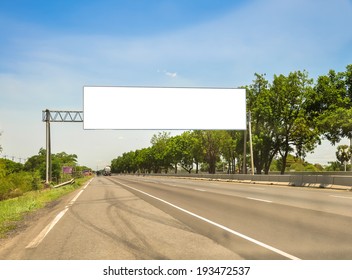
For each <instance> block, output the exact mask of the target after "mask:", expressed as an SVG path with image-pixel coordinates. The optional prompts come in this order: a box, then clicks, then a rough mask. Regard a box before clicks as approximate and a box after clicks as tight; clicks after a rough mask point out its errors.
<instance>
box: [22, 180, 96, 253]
mask: <svg viewBox="0 0 352 280" xmlns="http://www.w3.org/2000/svg"><path fill="white" fill-rule="evenodd" d="M92 181H93V178H92V179H90V180H89V181H88V182H87V184H86V185H85V186H84V187H83V189H82V190H80V191H79V193H78V194H77V195H76V196H75V197H74V198H73V199H72V200H71V201H70V202H69V203H68V206H66V207H65V209H64V210H62V211H61V212H60V213H59V214H57V216H56V217H55V218H54V220H52V221H51V222H50V223H49V224H48V225H47V226H46V227H45V228H44V229H43V230H42V231H41V232H40V233H39V234H38V236H37V237H36V238H34V239H33V240H32V241H31V242H30V243H29V244H28V245H27V246H26V249H32V248H36V247H38V245H39V244H40V243H41V242H42V241H43V240H44V238H45V236H47V235H48V233H49V232H50V231H51V230H52V229H53V228H54V226H55V225H56V224H57V223H58V221H60V219H61V218H62V217H63V216H64V215H65V214H66V212H67V210H68V209H69V206H71V205H72V204H73V203H74V202H75V201H76V200H77V198H78V197H79V196H80V195H81V194H82V192H83V191H84V190H85V189H86V188H87V186H88V185H89V184H90V182H92Z"/></svg>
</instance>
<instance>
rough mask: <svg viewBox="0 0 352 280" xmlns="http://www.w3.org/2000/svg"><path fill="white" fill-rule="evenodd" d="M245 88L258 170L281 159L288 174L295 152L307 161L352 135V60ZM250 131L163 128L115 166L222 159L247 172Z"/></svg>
mask: <svg viewBox="0 0 352 280" xmlns="http://www.w3.org/2000/svg"><path fill="white" fill-rule="evenodd" d="M242 88H245V89H246V103H247V104H246V105H247V111H248V112H250V116H251V117H250V125H251V129H252V139H253V141H252V142H253V162H254V168H255V172H256V173H258V174H261V173H265V174H268V172H269V171H270V168H271V167H272V165H273V162H274V161H279V162H280V165H279V166H280V170H279V171H280V173H281V174H284V173H285V171H286V170H287V167H288V166H287V164H288V158H289V157H290V155H292V154H293V155H294V157H295V158H297V159H300V160H304V158H305V157H306V155H307V153H310V152H312V151H313V150H314V149H315V148H316V147H317V146H318V145H320V144H321V140H322V139H327V140H329V141H330V143H331V144H333V145H335V144H336V143H338V142H339V141H340V140H341V139H342V138H345V137H348V138H351V137H352V64H350V65H347V66H346V69H345V71H342V72H336V71H335V70H330V71H329V72H328V73H327V74H326V75H322V76H319V77H318V78H317V80H316V82H314V80H313V79H312V78H310V77H309V75H308V72H307V71H295V72H290V73H289V74H288V75H283V74H280V75H274V76H273V79H272V81H271V82H270V81H268V80H267V78H266V75H265V74H257V73H256V74H255V75H254V80H253V82H252V83H251V84H250V85H247V86H243V87H242ZM185 102H186V101H185ZM224 102H226V101H224ZM205 113H207V114H211V112H205ZM214 117H218V118H219V119H220V117H219V116H214ZM247 133H248V130H247V131H222V130H209V131H207V130H205V131H202V130H194V131H186V132H184V133H182V134H181V135H177V136H173V137H171V136H170V134H168V133H165V132H163V133H159V134H158V135H154V136H153V137H152V139H151V146H150V147H146V148H143V149H138V150H135V151H130V152H126V153H123V154H122V155H121V156H118V157H117V158H115V159H113V160H112V162H111V168H112V171H113V172H118V173H135V172H141V173H144V172H146V173H151V172H154V173H159V172H169V171H170V170H173V171H174V172H175V173H177V172H178V168H182V169H184V170H186V171H187V172H191V171H192V170H195V172H196V173H198V172H199V170H200V168H202V169H203V170H206V171H207V172H209V173H215V172H216V170H217V166H219V164H220V165H223V167H225V165H226V170H227V172H229V173H235V172H242V169H241V166H242V163H243V162H244V160H245V159H246V158H247V157H248V156H249V155H248V153H249V150H250V149H249V147H248V143H247V141H246V145H245V144H244V139H245V138H246V137H245V136H247V139H248V135H245V134H247ZM245 150H246V151H247V152H246V153H245V155H244V151H245ZM246 162H248V161H246ZM223 169H224V168H223ZM246 170H247V168H246Z"/></svg>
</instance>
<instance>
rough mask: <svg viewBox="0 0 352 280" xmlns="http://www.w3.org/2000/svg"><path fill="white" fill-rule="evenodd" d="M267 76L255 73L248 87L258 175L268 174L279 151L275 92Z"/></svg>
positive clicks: (254, 156) (255, 163) (254, 158)
mask: <svg viewBox="0 0 352 280" xmlns="http://www.w3.org/2000/svg"><path fill="white" fill-rule="evenodd" d="M270 89H271V85H270V84H269V82H268V81H267V80H266V78H265V75H259V74H257V73H255V80H254V81H253V84H251V85H250V86H248V87H246V92H247V108H248V110H249V112H250V113H251V121H252V123H251V125H252V138H253V161H254V166H255V169H256V171H257V173H258V174H261V172H262V170H264V172H265V174H268V172H269V169H270V164H271V162H272V160H273V158H274V156H275V155H276V154H277V152H278V150H279V144H278V143H279V141H278V138H277V135H276V134H275V132H277V129H276V127H275V125H277V122H276V120H275V117H276V116H275V113H277V112H274V110H273V102H274V100H275V97H274V96H273V94H274V92H273V91H271V90H270Z"/></svg>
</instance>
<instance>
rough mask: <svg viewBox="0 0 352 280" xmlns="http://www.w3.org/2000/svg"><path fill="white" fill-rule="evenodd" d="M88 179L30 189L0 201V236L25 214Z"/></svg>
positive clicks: (57, 197)
mask: <svg viewBox="0 0 352 280" xmlns="http://www.w3.org/2000/svg"><path fill="white" fill-rule="evenodd" d="M88 179H90V178H80V179H76V180H75V183H74V184H72V185H67V186H63V187H60V188H57V189H44V190H40V191H30V192H27V193H25V194H24V195H22V196H20V197H16V198H12V199H8V200H3V201H0V238H3V237H5V236H6V234H7V233H8V232H9V231H11V230H13V229H15V228H16V226H17V223H18V221H21V220H22V219H23V218H24V217H25V215H26V214H28V213H30V212H32V211H35V210H37V209H40V208H43V207H45V205H47V204H48V203H49V202H52V201H54V200H57V199H59V198H60V197H62V196H64V195H66V194H68V193H70V192H72V191H74V190H76V189H78V188H79V187H80V186H82V184H84V183H85V182H86V181H87V180H88Z"/></svg>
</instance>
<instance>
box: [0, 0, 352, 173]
mask: <svg viewBox="0 0 352 280" xmlns="http://www.w3.org/2000/svg"><path fill="white" fill-rule="evenodd" d="M351 26H352V1H351V0H322V1H318V0H310V1H306V0H305V1H303V0H283V1H282V0H266V1H261V0H249V1H210V0H202V1H201V0H197V1H186V0H177V1H171V0H169V1H161V0H160V1H152V0H150V1H147V0H145V1H143V0H139V1H137V0H136V1H131V0H128V1H127V0H125V1H121V0H115V1H113V0H111V1H79V0H78V1H77V0H76V1H65V0H63V1H29V0H27V1H26V0H22V1H20V0H19V1H16V0H12V1H11V0H8V1H7V0H2V1H1V2H0V131H2V136H0V145H1V146H2V147H3V153H2V156H3V155H8V156H15V157H18V158H20V157H21V158H25V157H29V156H32V155H34V154H37V152H38V150H39V148H40V147H44V146H45V125H44V124H43V123H42V122H41V111H42V110H43V109H46V108H49V109H53V110H56V109H60V110H82V109H83V102H82V93H83V86H85V85H97V86H107V85H109V86H171V87H174V86H182V87H188V86H196V87H208V86H209V87H238V86H242V85H248V84H250V83H251V81H252V80H253V77H254V73H256V72H257V73H266V74H267V77H268V79H269V80H270V79H271V78H272V76H273V75H274V74H288V73H289V72H290V71H296V70H304V69H305V70H307V71H308V73H309V74H310V76H311V77H312V78H316V77H317V76H319V75H323V74H326V73H327V72H328V71H329V69H334V70H336V71H343V70H344V69H345V67H346V65H348V64H350V63H352V51H351V50H352V31H351V28H350V27H351ZM119 106H121V104H116V108H117V109H118V107H119ZM132 113H133V112H131V114H132ZM154 133H156V132H155V131H84V130H83V129H82V125H81V124H53V125H52V136H53V139H52V142H53V143H52V145H53V147H52V149H53V152H60V151H66V152H68V153H76V154H77V155H78V157H79V163H80V164H84V165H88V166H90V167H93V168H95V167H96V166H100V165H105V164H107V163H109V162H110V160H111V159H112V158H115V157H116V156H118V155H120V154H121V153H122V152H125V151H129V150H135V149H137V148H142V147H146V146H148V145H149V140H150V138H151V136H152V135H153V134H154ZM173 133H177V132H173ZM335 149H336V147H330V146H329V144H326V143H324V145H323V146H322V147H320V148H318V149H317V150H316V152H315V153H314V154H313V155H310V156H309V157H308V159H309V160H310V161H312V162H321V163H326V162H327V161H331V160H335V154H334V152H335Z"/></svg>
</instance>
